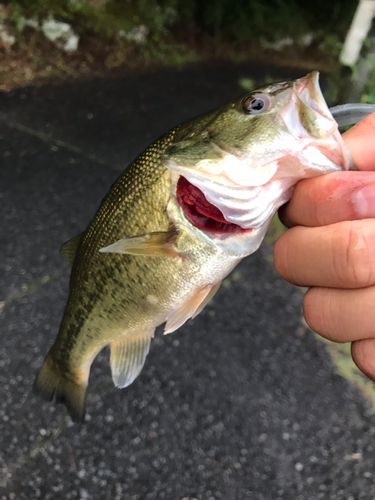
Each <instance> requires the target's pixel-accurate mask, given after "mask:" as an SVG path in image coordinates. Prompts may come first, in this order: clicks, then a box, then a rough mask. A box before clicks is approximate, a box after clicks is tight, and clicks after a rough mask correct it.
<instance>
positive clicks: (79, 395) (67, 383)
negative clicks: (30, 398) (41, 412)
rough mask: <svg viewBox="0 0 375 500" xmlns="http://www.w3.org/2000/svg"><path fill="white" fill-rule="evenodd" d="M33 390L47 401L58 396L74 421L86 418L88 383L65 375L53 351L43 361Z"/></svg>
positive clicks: (57, 399) (81, 421) (58, 399)
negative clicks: (55, 361) (77, 381)
mask: <svg viewBox="0 0 375 500" xmlns="http://www.w3.org/2000/svg"><path fill="white" fill-rule="evenodd" d="M33 391H34V393H35V394H40V395H41V396H42V397H43V398H44V399H45V400H46V401H52V399H53V398H54V397H56V403H62V404H64V405H65V406H66V408H67V410H68V412H69V415H70V416H71V418H72V420H74V422H80V423H83V421H84V419H85V394H86V384H78V383H76V382H74V381H73V380H71V379H68V378H66V377H63V376H62V375H61V374H60V373H59V370H58V368H57V366H56V364H55V363H54V361H53V357H52V355H51V353H48V354H47V357H46V359H45V361H44V363H43V366H42V369H41V370H40V372H39V375H38V376H37V377H36V379H35V382H34V386H33Z"/></svg>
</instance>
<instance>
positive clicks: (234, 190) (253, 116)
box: [34, 72, 351, 421]
mask: <svg viewBox="0 0 375 500" xmlns="http://www.w3.org/2000/svg"><path fill="white" fill-rule="evenodd" d="M350 165H351V157H350V154H349V152H348V151H347V149H346V147H345V144H344V142H343V140H342V138H341V135H340V133H339V131H338V127H337V123H336V121H335V120H334V119H333V117H332V115H331V113H330V111H329V109H328V107H327V105H326V103H325V100H324V98H323V95H322V93H321V91H320V88H319V83H318V73H317V72H314V73H311V74H309V75H307V76H306V77H304V78H301V79H299V80H296V81H293V82H281V83H276V84H272V85H268V86H266V87H263V88H260V89H257V90H255V91H253V92H248V93H247V94H246V95H245V96H243V97H241V98H238V99H235V100H233V101H230V102H229V103H227V104H225V105H223V106H221V107H219V108H218V109H216V110H213V111H210V112H207V113H205V114H203V115H201V116H198V117H197V118H194V119H191V120H189V121H187V122H185V123H183V124H181V125H178V126H177V127H175V128H173V129H172V130H170V131H169V132H167V133H166V134H165V135H163V136H162V137H161V138H160V139H158V140H156V141H155V142H153V143H152V144H151V145H150V146H149V147H148V148H147V149H146V150H145V151H144V152H143V153H142V154H141V155H140V156H139V157H138V158H137V159H136V160H135V161H134V162H133V163H132V164H131V165H130V166H129V167H128V168H127V169H126V170H125V171H124V173H123V174H122V175H121V176H120V177H119V179H118V180H117V181H116V182H115V183H114V185H113V186H112V188H111V190H110V191H109V193H108V194H107V196H106V197H105V198H104V200H103V202H102V203H101V205H100V207H99V209H98V211H97V213H96V215H95V217H94V218H93V220H92V222H91V223H90V224H89V226H88V227H87V229H86V230H85V231H84V232H83V233H82V234H81V235H78V236H77V237H76V238H74V239H73V240H71V241H69V242H68V243H66V244H65V245H64V247H63V253H64V254H65V256H66V257H67V258H68V260H70V261H71V262H72V273H71V279H70V291H69V298H68V302H67V305H66V308H65V312H64V315H63V318H62V322H61V327H60V330H59V333H58V335H57V339H56V341H55V343H54V345H53V346H52V347H51V349H50V351H49V352H48V354H47V356H46V359H45V362H44V364H43V367H42V369H41V371H40V373H39V375H38V377H37V378H36V381H35V384H34V388H35V390H36V391H38V392H40V393H41V394H42V396H44V398H45V399H47V400H52V399H53V398H54V397H55V398H56V402H58V403H64V404H65V405H66V407H67V409H68V411H69V413H70V415H71V417H72V418H73V419H74V420H76V421H82V420H83V418H84V411H85V392H86V387H87V383H88V379H89V372H90V367H91V364H92V362H93V360H94V358H95V357H96V356H97V354H98V353H99V351H100V350H102V349H103V347H105V346H106V345H110V348H111V355H110V364H111V370H112V377H113V381H114V383H115V385H116V386H117V387H121V388H123V387H126V386H128V385H129V384H131V383H132V382H133V381H134V379H135V378H136V377H137V376H138V375H139V373H140V371H141V370H142V367H143V365H144V363H145V359H146V356H147V353H148V351H149V349H150V343H151V339H152V337H153V335H154V331H155V328H156V327H157V326H159V325H161V324H163V323H166V326H165V333H171V332H173V331H175V330H176V329H177V328H179V327H180V326H181V325H183V324H184V323H185V321H187V320H188V319H189V318H192V317H195V316H196V315H197V314H199V312H200V311H201V310H202V309H203V307H204V306H205V304H206V303H207V302H208V301H209V299H210V298H211V297H212V296H213V294H214V293H215V292H216V291H217V289H218V288H219V286H220V283H221V281H222V280H223V279H224V278H225V277H226V276H227V275H228V273H230V272H231V271H232V269H233V268H234V267H235V266H236V265H237V264H238V262H239V261H240V260H241V259H243V258H244V257H246V256H247V255H249V254H251V253H253V252H254V251H255V250H257V248H258V247H259V245H260V244H261V242H262V240H263V237H264V235H265V233H266V230H267V228H268V225H269V223H270V221H271V219H272V217H273V215H274V214H275V212H276V211H277V209H278V208H279V207H280V206H281V205H282V204H284V203H286V202H287V201H288V200H289V199H290V197H291V195H292V191H293V188H294V186H295V184H296V183H297V182H298V181H299V180H300V179H302V178H306V177H311V176H316V175H321V174H326V173H329V172H334V171H337V170H346V169H349V167H350Z"/></svg>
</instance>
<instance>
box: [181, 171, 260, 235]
mask: <svg viewBox="0 0 375 500" xmlns="http://www.w3.org/2000/svg"><path fill="white" fill-rule="evenodd" d="M176 196H177V201H178V204H179V205H180V207H181V208H182V210H183V212H184V215H185V217H186V219H187V220H188V221H189V222H190V223H191V224H192V225H193V226H195V227H196V228H197V229H200V230H201V231H209V232H215V233H219V234H226V233H230V234H237V233H243V232H249V231H252V229H243V228H242V227H241V226H239V225H238V224H234V223H232V222H228V221H227V220H226V219H225V217H224V215H223V213H222V212H221V210H219V209H218V208H217V207H215V205H213V204H212V203H210V202H209V201H208V200H207V198H206V197H205V195H204V193H203V192H202V191H201V190H200V189H199V188H197V187H196V186H194V185H193V184H192V183H191V182H189V181H188V180H187V179H186V178H185V177H182V176H180V178H179V180H178V182H177V189H176Z"/></svg>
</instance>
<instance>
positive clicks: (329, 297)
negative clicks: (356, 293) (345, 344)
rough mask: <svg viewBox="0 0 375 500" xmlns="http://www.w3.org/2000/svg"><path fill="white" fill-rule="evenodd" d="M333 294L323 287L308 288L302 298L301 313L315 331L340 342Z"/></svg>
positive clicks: (336, 308)
mask: <svg viewBox="0 0 375 500" xmlns="http://www.w3.org/2000/svg"><path fill="white" fill-rule="evenodd" d="M333 295H334V294H332V293H331V291H330V290H327V289H325V288H319V287H313V288H310V289H309V290H308V291H307V293H306V294H305V297H304V299H303V314H304V316H305V319H306V322H307V324H308V325H309V326H310V328H311V329H312V330H314V331H315V332H316V333H318V334H319V335H321V336H322V337H325V338H327V339H329V340H331V341H332V342H342V339H341V336H340V330H341V326H340V320H339V317H338V315H337V311H338V307H337V304H336V303H335V300H334V296H333Z"/></svg>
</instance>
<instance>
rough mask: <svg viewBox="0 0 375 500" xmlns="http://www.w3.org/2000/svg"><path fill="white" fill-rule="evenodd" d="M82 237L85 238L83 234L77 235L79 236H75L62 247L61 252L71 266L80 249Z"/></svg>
mask: <svg viewBox="0 0 375 500" xmlns="http://www.w3.org/2000/svg"><path fill="white" fill-rule="evenodd" d="M82 236H83V232H82V233H79V234H77V236H75V237H74V238H72V239H71V240H68V241H66V242H65V243H64V244H63V246H62V247H61V250H60V252H61V254H62V256H63V257H64V258H65V260H66V261H67V262H68V264H69V265H70V266H72V265H73V261H74V257H75V255H76V252H77V248H78V245H79V242H80V241H81V239H82Z"/></svg>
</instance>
